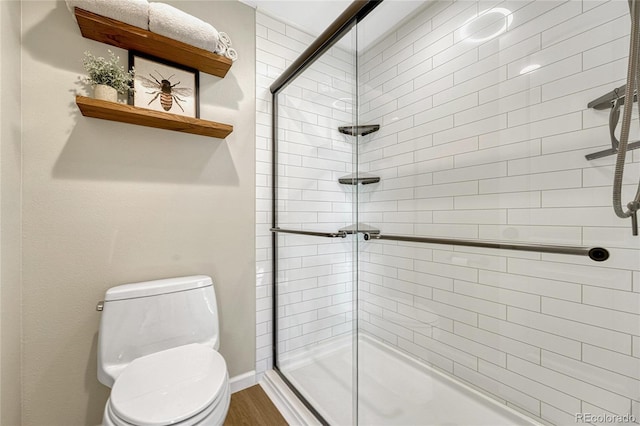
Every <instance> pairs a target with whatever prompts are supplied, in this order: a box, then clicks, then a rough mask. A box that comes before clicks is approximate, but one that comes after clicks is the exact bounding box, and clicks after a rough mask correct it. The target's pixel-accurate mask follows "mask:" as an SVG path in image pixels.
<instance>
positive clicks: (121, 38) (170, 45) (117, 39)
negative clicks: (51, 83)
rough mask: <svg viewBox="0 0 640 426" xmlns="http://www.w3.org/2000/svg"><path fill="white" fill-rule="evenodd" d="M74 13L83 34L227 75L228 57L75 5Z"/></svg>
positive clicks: (229, 64) (222, 75) (205, 70)
mask: <svg viewBox="0 0 640 426" xmlns="http://www.w3.org/2000/svg"><path fill="white" fill-rule="evenodd" d="M75 14H76V19H77V20H78V26H79V27H80V32H81V33H82V36H83V37H85V38H90V39H92V40H96V41H99V42H102V43H107V44H110V45H112V46H116V47H120V48H122V49H127V50H137V51H139V52H144V53H148V54H150V55H153V56H156V57H158V58H162V59H166V60H168V61H172V62H176V63H178V64H181V65H185V66H188V67H191V68H196V69H198V70H200V71H202V72H206V73H207V74H212V75H215V76H218V77H224V76H225V75H227V71H229V68H231V63H232V61H231V59H229V58H226V57H224V56H220V55H217V54H215V53H212V52H209V51H207V50H204V49H200V48H198V47H195V46H191V45H189V44H186V43H182V42H180V41H177V40H173V39H170V38H168V37H165V36H162V35H160V34H156V33H153V32H151V31H147V30H144V29H142V28H139V27H136V26H133V25H129V24H125V23H124V22H120V21H116V20H115V19H111V18H107V17H105V16H100V15H96V14H95V13H92V12H88V11H86V10H83V9H79V8H77V7H76V9H75Z"/></svg>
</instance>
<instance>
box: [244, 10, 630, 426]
mask: <svg viewBox="0 0 640 426" xmlns="http://www.w3.org/2000/svg"><path fill="white" fill-rule="evenodd" d="M491 8H505V9H508V10H510V11H511V12H512V15H511V16H512V21H511V24H510V26H509V27H508V29H507V31H506V32H504V33H503V34H501V35H500V36H497V37H494V38H491V39H488V40H484V41H474V40H481V39H482V38H483V37H482V36H483V35H485V36H486V34H487V33H488V32H489V30H492V29H495V28H496V25H497V24H496V22H497V23H498V24H500V22H499V20H500V19H502V18H501V17H500V15H499V14H493V15H494V21H486V27H484V26H483V25H475V26H473V27H472V28H474V31H476V32H475V33H473V32H469V31H466V30H464V29H463V28H462V27H463V25H464V24H465V22H467V21H468V20H469V19H472V18H473V17H475V16H477V15H478V14H479V13H482V12H484V11H485V10H487V9H491ZM372 13H376V12H375V11H374V12H372ZM257 22H258V23H257V25H258V40H257V58H258V67H257V69H258V72H259V76H258V84H257V86H258V89H257V90H258V94H257V95H258V117H259V118H258V122H259V124H258V126H257V127H258V135H257V141H256V145H257V151H258V152H257V154H258V155H257V158H258V160H257V161H258V166H257V170H258V176H257V180H256V185H257V187H258V188H257V189H258V191H257V193H258V197H259V199H258V200H257V221H258V222H257V235H258V241H257V247H258V248H257V249H258V259H259V264H258V271H259V272H258V282H257V285H258V310H259V311H258V315H257V318H258V320H257V321H258V324H257V327H258V328H257V330H258V356H257V367H256V369H257V371H258V372H263V371H265V370H266V369H268V368H270V366H271V362H272V359H271V350H272V349H271V333H272V324H271V307H270V306H271V305H270V303H271V302H270V300H271V299H270V298H271V296H272V295H271V293H270V292H271V288H270V284H271V276H270V272H271V257H270V256H271V251H270V235H269V232H268V228H269V226H270V224H271V213H270V211H271V201H270V191H269V188H270V184H271V176H270V167H271V165H270V150H271V140H270V132H271V129H270V126H269V124H268V123H269V122H268V120H266V119H267V117H268V116H269V115H270V113H271V98H270V95H269V92H268V89H267V88H268V85H269V84H270V82H271V81H272V80H273V79H274V78H275V77H277V75H279V73H280V72H281V71H282V70H283V69H284V67H285V66H286V65H288V64H289V63H290V62H291V60H292V59H294V58H295V57H296V56H297V55H294V54H293V53H292V52H297V50H296V49H299V48H300V50H301V47H302V46H301V45H304V44H305V43H308V42H310V41H311V40H312V37H309V36H307V35H305V34H303V33H301V32H300V31H297V30H294V29H292V28H291V27H290V26H288V25H286V24H283V23H281V22H278V21H277V20H274V19H273V18H270V17H267V16H266V15H263V14H261V13H260V12H258V16H257ZM505 22H506V21H505ZM500 25H501V24H500ZM500 25H497V27H498V28H500ZM628 34H629V18H628V5H627V2H625V1H620V0H610V1H588V0H585V1H579V0H576V1H540V0H538V1H503V2H500V1H488V2H487V1H481V2H475V1H455V2H451V1H436V2H432V3H431V4H430V5H428V6H427V7H426V8H425V9H423V10H422V11H421V12H420V13H418V14H416V15H415V16H414V17H412V18H411V19H410V20H409V21H406V22H404V23H402V24H401V25H400V26H398V27H397V28H396V29H395V30H394V31H393V32H391V33H389V34H385V35H384V37H382V38H381V39H380V40H379V41H377V42H376V43H375V45H373V46H370V47H368V48H367V50H366V51H364V52H360V55H359V58H358V60H359V62H358V69H359V75H358V84H359V86H358V93H359V96H360V98H359V101H360V105H359V110H360V118H359V121H360V124H374V123H376V124H380V125H381V128H380V131H378V132H376V133H373V134H371V135H368V136H365V137H362V138H360V145H359V147H358V149H359V154H360V158H359V168H360V170H361V171H366V172H368V173H371V174H374V175H378V176H380V177H381V181H380V182H379V183H376V184H371V185H367V186H364V187H361V189H360V194H359V206H358V209H359V213H360V217H359V221H360V222H366V223H367V224H369V225H372V226H374V227H376V228H380V229H381V230H382V232H383V233H386V234H405V235H429V236H442V237H459V238H481V239H491V240H506V241H525V242H528V241H532V242H546V243H556V244H573V245H582V244H584V245H602V246H605V247H608V248H609V249H610V251H611V255H612V257H611V259H610V260H608V261H606V262H604V263H602V264H597V263H595V262H593V261H590V260H589V259H582V258H576V257H571V256H563V255H550V254H544V255H542V254H538V253H525V252H514V251H509V250H489V249H472V248H462V247H453V246H436V245H430V244H412V243H394V242H386V241H369V242H363V241H362V239H361V240H360V253H359V268H360V270H359V280H360V281H359V283H358V291H359V293H358V297H359V300H360V303H359V309H360V310H359V312H358V317H359V318H358V320H359V324H358V325H359V330H360V331H361V332H365V333H367V334H369V335H373V336H375V337H376V338H378V339H380V340H383V341H384V342H386V343H387V344H390V345H392V346H394V347H396V348H397V349H399V350H401V351H403V352H405V353H408V354H410V355H411V356H413V357H415V358H418V359H420V360H422V361H424V362H426V363H428V364H429V365H432V366H434V367H436V368H438V369H441V370H443V371H446V372H448V373H450V374H453V375H454V376H456V377H457V378H459V379H460V380H463V381H465V382H466V383H468V384H470V385H471V386H473V387H475V388H476V389H479V390H480V391H482V392H484V393H487V394H489V395H491V396H493V397H495V398H496V399H497V400H499V401H501V402H503V403H505V404H507V405H509V406H510V407H512V408H514V409H517V410H519V411H522V412H524V413H526V414H528V415H531V416H534V417H536V418H539V419H542V420H543V421H545V422H547V423H552V424H574V423H575V421H576V413H585V412H589V413H592V414H605V413H613V414H620V415H625V414H628V413H633V414H634V415H635V418H636V422H638V421H640V408H639V407H640V299H639V298H638V297H637V295H638V293H639V292H640V239H639V238H638V237H632V236H631V235H630V230H629V225H630V223H629V221H628V220H621V219H617V218H616V217H615V216H614V214H613V212H612V209H611V207H610V206H609V204H610V199H611V185H612V181H613V164H614V161H615V159H614V158H613V157H607V158H603V159H598V160H594V161H587V160H586V159H585V158H584V155H585V154H587V153H590V152H593V151H597V150H601V149H604V148H606V147H607V144H609V141H608V139H609V138H608V135H609V130H608V127H607V121H608V111H607V110H604V111H594V110H589V109H587V108H586V104H587V103H588V102H589V101H591V100H592V99H594V98H596V97H598V96H600V95H601V94H604V93H605V92H608V91H609V90H611V89H612V88H614V87H617V86H618V85H621V84H623V83H624V78H625V73H626V55H627V46H628V38H629V37H628ZM283 37H288V38H283ZM289 39H291V40H292V41H291V42H290V43H289V42H288V41H287V40H289ZM299 41H302V43H299ZM359 44H360V45H362V42H359ZM340 53H341V54H338V53H336V52H333V53H332V54H329V55H327V57H326V58H323V62H322V66H321V67H318V69H317V70H316V71H317V72H314V73H309V74H308V75H307V74H305V77H306V78H305V79H304V80H303V81H302V80H301V81H299V82H298V81H297V82H296V86H292V87H291V96H290V97H291V99H290V100H289V101H288V102H290V105H291V106H293V107H294V108H292V109H287V110H286V111H285V113H287V114H289V118H291V120H286V121H284V120H283V121H282V122H281V123H280V126H281V130H280V132H281V133H280V134H281V136H283V137H284V138H285V140H286V142H283V143H281V145H280V149H279V152H280V153H281V154H280V161H281V163H282V164H281V167H282V168H283V169H284V170H283V172H284V173H286V175H285V177H281V178H280V187H282V188H286V193H285V192H284V189H283V192H281V196H282V195H283V194H286V195H285V196H286V197H287V201H286V202H283V203H282V205H281V206H279V207H280V208H281V209H283V211H285V212H286V214H285V215H284V216H283V217H281V218H280V219H281V222H282V221H283V220H285V221H286V222H287V223H288V225H290V226H294V227H297V228H298V229H314V230H335V229H337V228H339V227H340V226H343V224H348V223H349V221H350V220H351V207H350V203H351V200H352V198H351V194H350V192H349V191H350V190H349V189H345V188H341V187H340V186H339V185H336V183H335V181H336V180H337V178H338V177H340V176H341V175H342V174H348V173H350V171H351V169H350V167H352V166H351V160H352V158H351V155H352V151H351V149H352V146H351V145H350V143H349V141H348V139H345V138H344V137H342V135H339V134H336V133H335V128H336V123H338V125H340V124H345V123H347V122H348V120H349V119H350V117H348V111H346V108H345V105H344V104H340V102H336V99H335V97H334V98H332V97H331V96H330V95H327V91H326V90H325V91H323V90H322V89H323V88H330V91H331V92H334V93H338V94H339V93H341V92H342V94H344V97H347V98H348V97H349V96H350V93H349V91H350V89H349V88H348V86H347V85H348V84H349V83H350V82H351V81H352V80H351V79H352V78H353V76H352V75H350V74H349V70H350V69H352V67H353V64H351V63H350V62H349V58H348V55H345V54H344V52H340ZM532 64H538V65H540V67H539V68H538V69H536V70H535V71H532V72H528V73H523V74H521V70H523V68H524V67H526V66H528V65H532ZM339 97H341V95H340V96H338V98H339ZM261 116H262V118H263V119H260V117H261ZM261 123H265V124H261ZM635 127H637V125H635ZM632 134H633V135H634V136H633V137H634V138H637V137H638V136H639V134H638V130H637V129H634V131H633V132H632ZM636 154H637V153H634V155H632V156H629V157H630V158H629V160H628V163H629V167H628V171H627V173H626V175H625V188H624V189H625V197H629V198H630V197H631V196H632V195H633V193H635V185H637V182H638V176H639V175H640V155H636ZM283 218H284V219H283ZM280 238H281V242H283V241H284V243H285V245H284V246H283V249H281V254H280V257H281V259H280V268H281V270H282V271H283V274H286V278H287V279H288V281H286V287H287V288H290V289H291V292H290V294H289V293H286V297H285V298H284V300H281V302H282V304H281V305H282V307H283V312H281V313H280V314H281V315H285V316H284V317H283V318H282V320H281V322H282V324H281V326H282V327H284V328H285V329H286V330H284V332H283V333H282V334H283V335H282V337H281V342H282V343H281V345H282V346H281V349H282V350H283V351H288V350H294V349H298V348H300V347H302V346H304V345H306V344H310V343H314V342H318V341H320V340H323V339H329V338H331V337H332V336H333V333H334V331H333V330H334V327H335V330H336V331H335V332H336V333H339V332H344V331H345V330H347V329H346V328H345V327H344V326H343V324H346V323H348V322H349V321H350V319H351V316H350V312H351V311H350V310H351V303H350V299H349V298H348V295H349V294H350V290H351V287H350V285H351V284H350V280H351V279H352V275H351V271H350V269H349V263H350V261H351V257H350V256H351V253H350V250H351V247H350V245H349V244H348V242H346V241H340V242H333V243H325V244H318V242H317V241H316V240H309V239H304V238H302V237H296V238H289V236H287V237H280ZM351 238H353V237H349V239H351ZM360 238H361V237H360ZM338 271H341V272H338ZM283 278H285V276H283ZM321 280H326V281H323V282H322V284H320V281H321ZM297 304H300V306H296V305H297ZM341 325H342V327H341ZM361 356H366V354H361Z"/></svg>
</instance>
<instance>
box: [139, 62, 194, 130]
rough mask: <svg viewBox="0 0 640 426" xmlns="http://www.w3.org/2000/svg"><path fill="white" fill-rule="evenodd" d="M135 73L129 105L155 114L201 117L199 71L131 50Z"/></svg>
mask: <svg viewBox="0 0 640 426" xmlns="http://www.w3.org/2000/svg"><path fill="white" fill-rule="evenodd" d="M129 69H130V70H131V69H133V70H134V79H133V89H134V90H133V92H132V95H131V96H130V99H129V104H131V105H133V106H136V107H140V108H146V109H151V110H154V111H160V112H167V113H171V114H178V115H184V116H187V117H194V118H200V93H199V92H200V73H199V71H198V70H197V69H194V68H189V67H185V66H183V65H179V64H176V63H174V62H170V61H166V60H164V59H160V58H156V57H154V56H150V55H147V54H144V53H141V52H135V51H129Z"/></svg>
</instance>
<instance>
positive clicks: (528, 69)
mask: <svg viewBox="0 0 640 426" xmlns="http://www.w3.org/2000/svg"><path fill="white" fill-rule="evenodd" d="M538 68H540V64H531V65H527V66H526V67H524V68H522V69H521V70H520V75H522V74H527V73H530V72H532V71H535V70H537V69H538Z"/></svg>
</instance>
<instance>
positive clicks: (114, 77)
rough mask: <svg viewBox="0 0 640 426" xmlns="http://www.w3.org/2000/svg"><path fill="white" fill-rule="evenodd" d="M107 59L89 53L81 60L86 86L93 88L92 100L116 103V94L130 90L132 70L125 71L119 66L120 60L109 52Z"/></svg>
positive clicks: (85, 53)
mask: <svg viewBox="0 0 640 426" xmlns="http://www.w3.org/2000/svg"><path fill="white" fill-rule="evenodd" d="M109 55H110V57H109V58H103V57H102V56H100V57H96V56H94V55H93V54H92V53H91V52H84V56H85V58H84V59H83V60H82V64H83V65H84V68H85V70H87V73H89V76H88V77H87V78H86V79H85V82H86V83H87V84H90V85H92V86H94V94H93V96H94V98H96V99H103V100H106V101H112V102H117V101H118V93H120V94H126V93H127V92H128V91H129V90H131V82H132V81H133V70H131V71H125V69H124V67H123V66H122V65H120V64H119V61H120V58H119V57H118V56H116V55H115V54H114V53H113V52H112V51H111V50H109Z"/></svg>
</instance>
